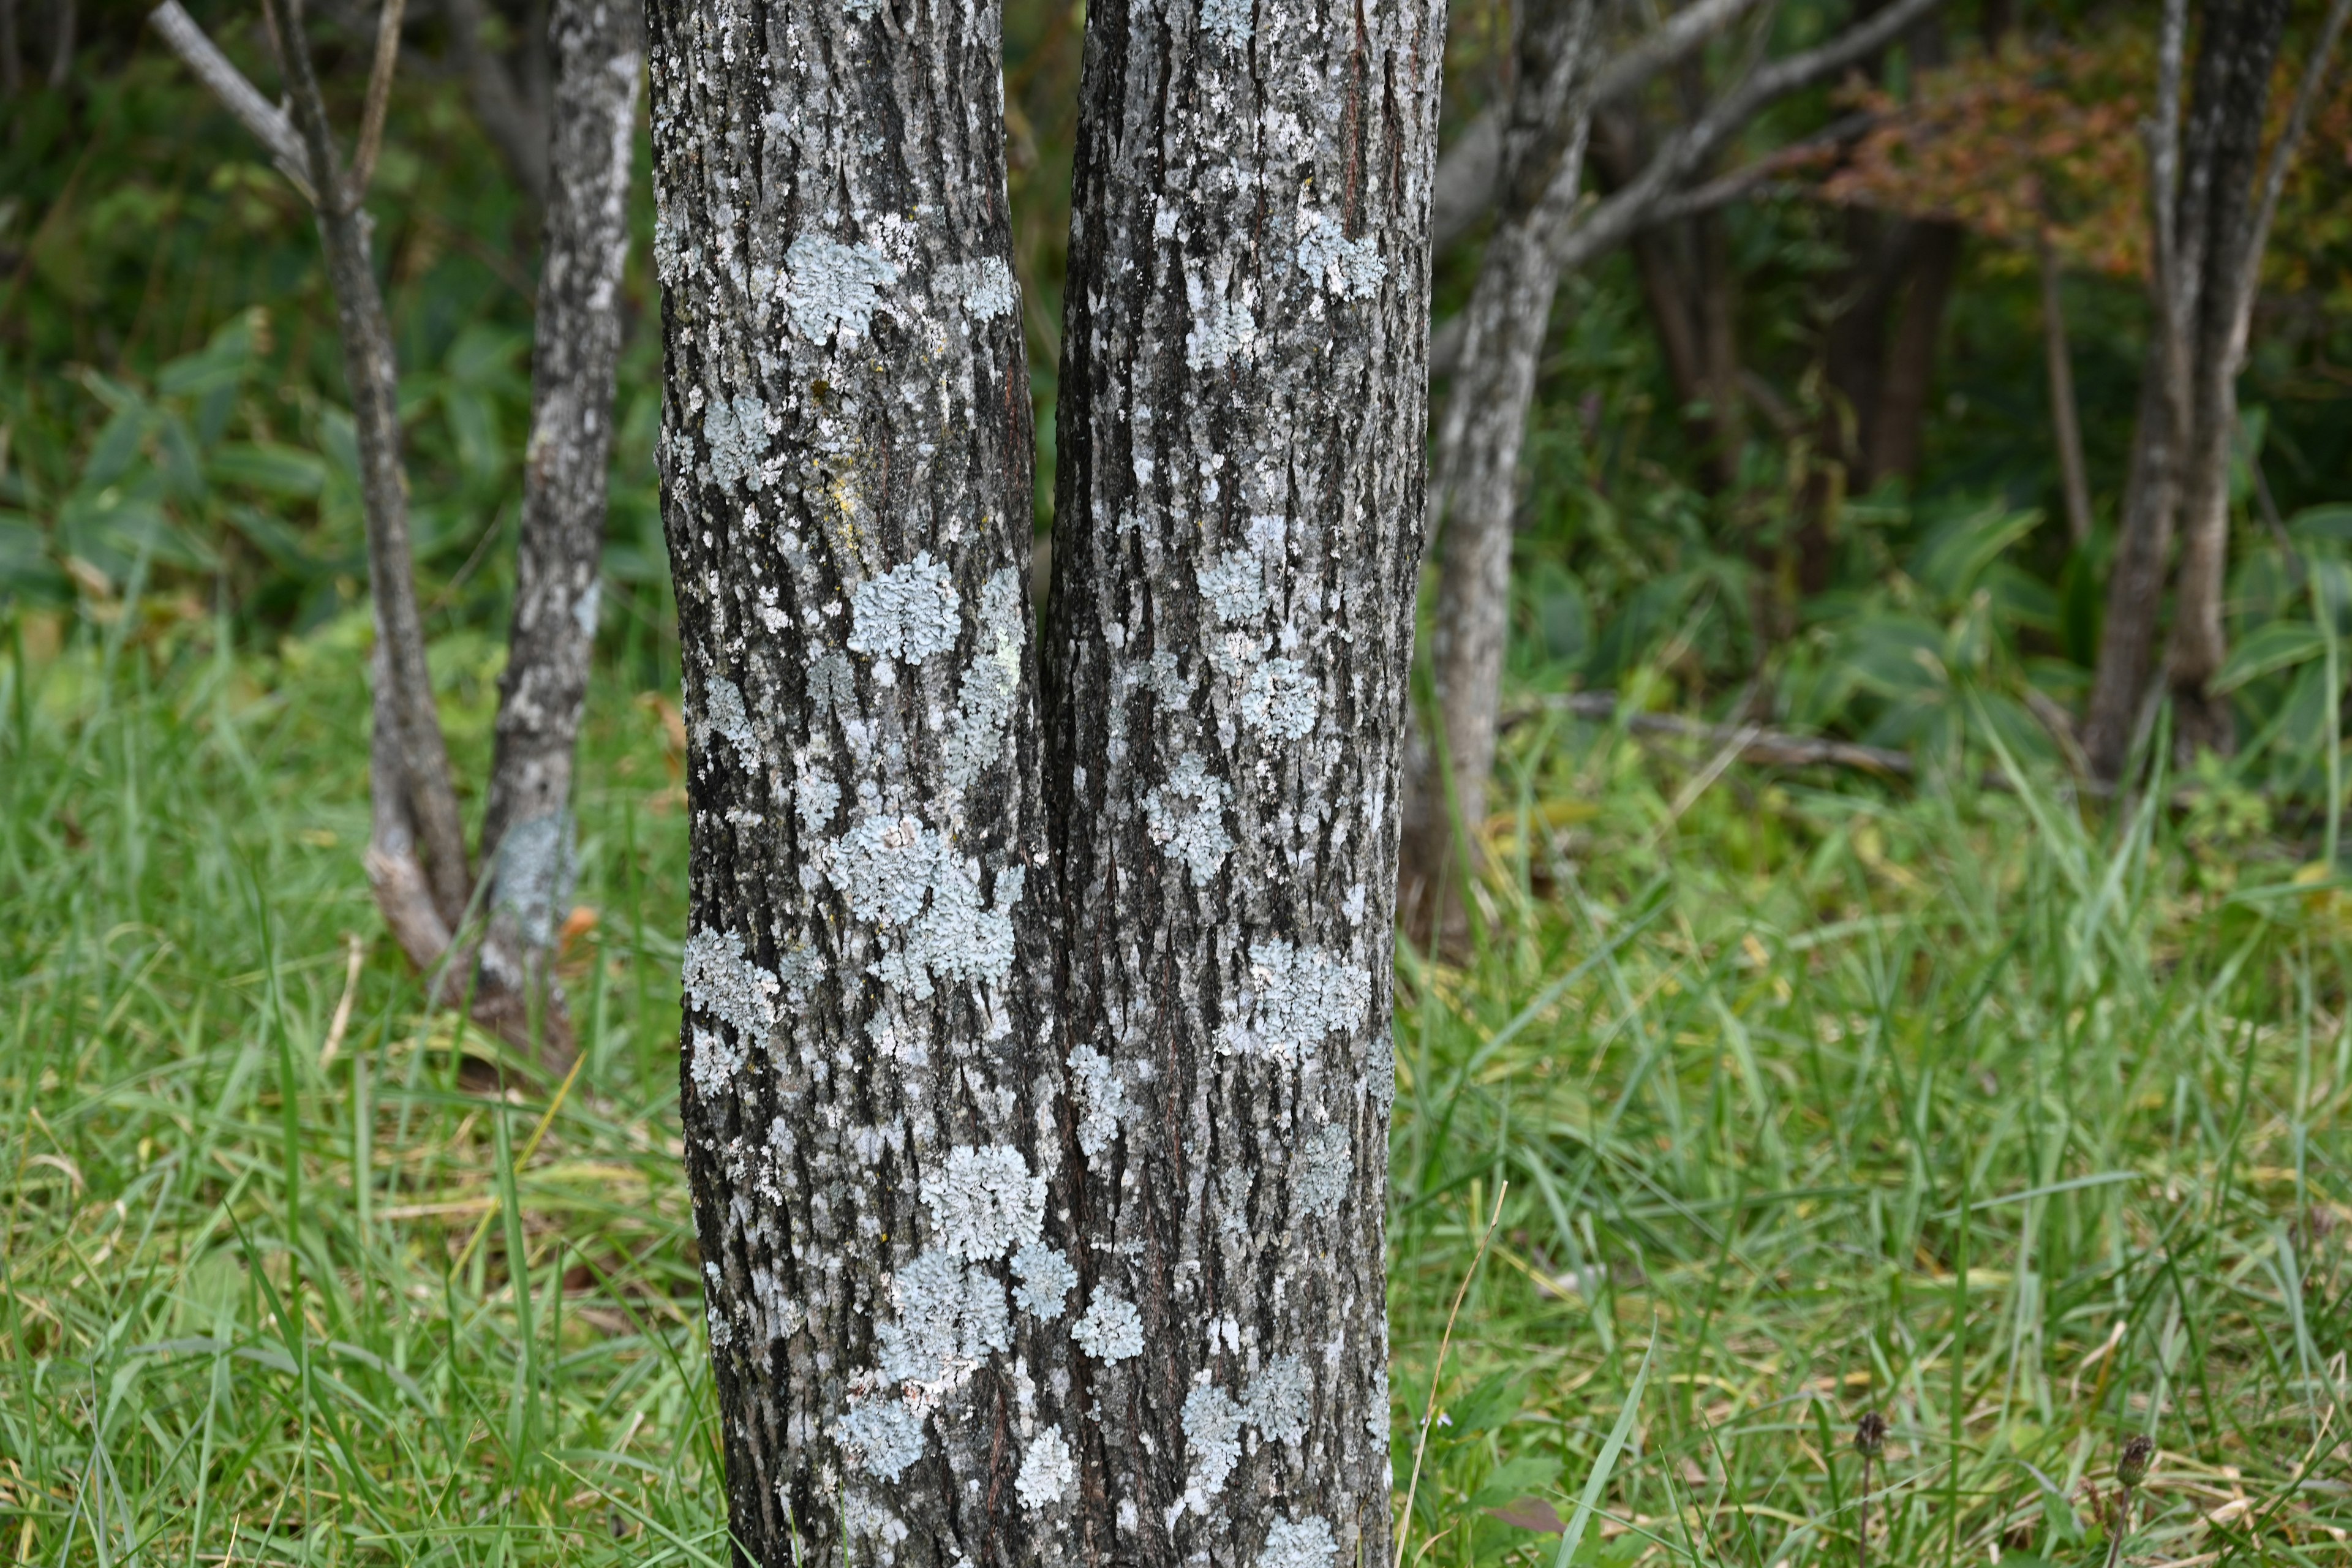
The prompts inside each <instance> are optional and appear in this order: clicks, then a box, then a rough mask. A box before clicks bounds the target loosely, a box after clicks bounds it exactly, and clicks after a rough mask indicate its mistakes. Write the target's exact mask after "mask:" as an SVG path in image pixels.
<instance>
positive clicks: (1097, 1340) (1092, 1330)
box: [1070, 1286, 1143, 1362]
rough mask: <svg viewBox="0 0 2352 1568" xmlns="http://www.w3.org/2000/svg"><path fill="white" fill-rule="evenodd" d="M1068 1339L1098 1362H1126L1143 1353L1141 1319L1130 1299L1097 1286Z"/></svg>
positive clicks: (1072, 1327) (1071, 1329)
mask: <svg viewBox="0 0 2352 1568" xmlns="http://www.w3.org/2000/svg"><path fill="white" fill-rule="evenodd" d="M1070 1338H1071V1339H1072V1340H1073V1341H1074V1342H1076V1344H1077V1347H1078V1348H1079V1349H1080V1350H1082V1351H1084V1352H1087V1355H1089V1356H1091V1357H1093V1358H1094V1359H1095V1360H1097V1361H1099V1362H1120V1361H1125V1360H1127V1359H1128V1358H1129V1356H1138V1355H1141V1354H1142V1353H1143V1318H1142V1316H1141V1314H1139V1313H1138V1312H1137V1311H1136V1310H1135V1307H1134V1305H1133V1304H1132V1303H1131V1302H1129V1301H1126V1300H1121V1299H1120V1298H1119V1297H1117V1296H1114V1295H1112V1294H1111V1293H1110V1292H1109V1291H1108V1290H1105V1289H1102V1288H1101V1287H1099V1286H1097V1288H1096V1289H1095V1293H1094V1296H1093V1299H1092V1300H1089V1301H1087V1310H1086V1312H1085V1314H1084V1315H1083V1316H1082V1317H1080V1318H1079V1319H1078V1321H1076V1323H1075V1324H1073V1325H1071V1328H1070Z"/></svg>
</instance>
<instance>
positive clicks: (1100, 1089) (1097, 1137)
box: [1070, 1046, 1133, 1160]
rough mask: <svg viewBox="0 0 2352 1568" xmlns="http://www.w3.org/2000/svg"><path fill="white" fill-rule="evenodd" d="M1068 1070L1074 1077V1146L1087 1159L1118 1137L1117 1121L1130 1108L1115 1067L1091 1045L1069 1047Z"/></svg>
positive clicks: (1124, 1087)
mask: <svg viewBox="0 0 2352 1568" xmlns="http://www.w3.org/2000/svg"><path fill="white" fill-rule="evenodd" d="M1070 1071H1071V1073H1072V1074H1073V1075H1074V1076H1075V1077H1076V1079H1077V1101H1078V1106H1077V1109H1078V1148H1079V1150H1080V1151H1081V1152H1084V1153H1085V1155H1086V1157H1087V1159H1089V1160H1091V1159H1093V1158H1094V1157H1095V1156H1096V1155H1097V1154H1100V1153H1101V1152H1103V1151H1104V1150H1106V1149H1108V1148H1109V1147H1110V1146H1111V1144H1112V1143H1113V1142H1115V1141H1116V1140H1117V1139H1118V1127H1119V1123H1120V1122H1121V1121H1124V1120H1125V1119H1126V1117H1127V1114H1128V1112H1129V1110H1132V1109H1133V1107H1132V1106H1130V1105H1129V1103H1128V1099H1127V1086H1126V1085H1125V1084H1123V1083H1121V1082H1120V1081H1119V1077H1118V1068H1116V1067H1115V1066H1113V1065H1112V1062H1111V1059H1110V1058H1108V1057H1107V1056H1105V1055H1103V1054H1102V1052H1100V1051H1098V1050H1097V1049H1095V1048H1094V1047H1092V1046H1078V1047H1075V1048H1073V1049H1072V1050H1071V1052H1070Z"/></svg>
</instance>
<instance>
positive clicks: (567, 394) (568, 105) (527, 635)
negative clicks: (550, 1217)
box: [480, 0, 645, 995]
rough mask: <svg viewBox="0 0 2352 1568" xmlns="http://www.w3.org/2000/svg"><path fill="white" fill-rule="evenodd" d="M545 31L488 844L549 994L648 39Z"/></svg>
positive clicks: (565, 8) (592, 29)
mask: <svg viewBox="0 0 2352 1568" xmlns="http://www.w3.org/2000/svg"><path fill="white" fill-rule="evenodd" d="M548 33H549V43H550V47H551V53H552V55H553V57H554V79H553V86H552V89H551V98H552V100H553V101H552V103H551V106H550V111H549V115H548V123H549V126H550V128H551V135H552V145H551V148H550V149H549V152H548V156H547V163H548V167H549V171H550V177H549V189H548V193H547V203H546V212H547V227H546V242H545V244H544V246H543V247H542V251H541V254H542V256H543V258H544V259H543V260H542V262H541V267H540V274H539V294H538V319H537V321H536V324H535V327H534V335H533V340H532V366H531V426H530V445H529V446H528V447H526V448H525V449H524V452H523V509H522V531H521V538H520V542H519V545H518V549H517V554H516V561H515V602H514V619H513V624H512V626H510V628H509V633H508V644H507V647H508V657H507V668H506V674H505V676H504V678H503V679H502V682H501V685H500V687H499V712H498V721H497V746H496V751H495V752H494V754H493V756H492V759H491V764H490V788H489V800H488V806H487V808H486V809H485V811H484V813H483V817H482V835H481V845H480V858H481V862H482V865H483V866H484V868H485V872H486V874H487V875H488V877H489V878H490V879H491V886H490V894H489V905H490V911H491V919H492V921H493V922H494V925H495V926H496V927H497V928H498V933H499V937H500V938H501V940H500V941H499V942H494V943H493V944H492V946H493V949H494V950H496V951H499V952H510V953H513V954H515V955H517V956H519V957H520V959H521V961H522V963H523V965H524V969H525V973H523V974H522V975H521V976H520V977H519V982H520V985H521V987H522V989H523V991H524V992H525V994H534V993H544V994H549V995H552V994H553V992H552V989H551V987H552V984H553V980H552V976H551V974H550V973H549V970H548V960H549V956H550V953H551V950H552V948H553V945H554V941H555V934H556V929H557V926H558V924H559V922H560V921H562V916H563V912H564V906H565V904H566V903H567V902H568V900H569V895H570V892H571V884H572V842H573V828H572V821H573V819H572V757H573V755H574V753H575V752H576V751H577V749H578V746H577V742H578V740H579V733H580V718H581V714H582V712H583V710H584V709H585V707H586V705H587V697H588V661H589V657H590V655H591V654H592V653H593V651H594V647H595V638H596V608H597V600H598V586H599V579H598V577H597V567H598V564H599V562H600V558H601V555H602V550H603V545H604V500H605V497H604V490H605V483H606V479H607V476H608V474H609V472H610V469H611V466H612V456H613V373H614V362H615V361H616V360H617V359H618V357H619V355H620V351H621V309H620V307H621V279H622V274H623V272H624V270H625V268H626V265H627V262H628V256H629V162H630V157H631V154H632V150H633V146H634V142H635V129H636V107H637V78H638V75H639V74H640V72H641V70H642V68H643V66H644V63H645V56H644V52H643V48H642V37H643V21H642V15H641V13H640V12H639V10H638V7H637V5H636V0H555V3H554V5H553V8H552V9H551V13H550V15H549V19H548Z"/></svg>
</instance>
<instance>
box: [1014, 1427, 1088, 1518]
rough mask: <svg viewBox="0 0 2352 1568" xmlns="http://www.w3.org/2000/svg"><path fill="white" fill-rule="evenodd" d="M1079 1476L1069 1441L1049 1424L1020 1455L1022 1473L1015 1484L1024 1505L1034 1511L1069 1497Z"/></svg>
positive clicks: (1032, 1439) (1015, 1489)
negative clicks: (1071, 1454) (1072, 1459)
mask: <svg viewBox="0 0 2352 1568" xmlns="http://www.w3.org/2000/svg"><path fill="white" fill-rule="evenodd" d="M1077 1476H1078V1472H1077V1467H1076V1465H1074V1464H1073V1463H1071V1460H1070V1445H1069V1444H1068V1443H1067V1442H1066V1441H1065V1440H1064V1438H1063V1436H1062V1435H1061V1433H1059V1432H1057V1431H1055V1430H1054V1429H1053V1428H1052V1427H1050V1426H1049V1427H1047V1428H1046V1429H1045V1431H1043V1432H1040V1433H1038V1434H1037V1436H1034V1437H1033V1438H1031V1439H1030V1440H1029V1451H1028V1452H1027V1453H1026V1454H1024V1455H1023V1456H1022V1457H1021V1474H1020V1477H1019V1479H1016V1480H1015V1481H1014V1482H1013V1490H1014V1491H1016V1492H1018V1493H1019V1494H1020V1497H1021V1502H1022V1506H1023V1507H1024V1508H1027V1509H1029V1510H1031V1511H1032V1512H1034V1511H1035V1510H1039V1509H1045V1508H1051V1507H1052V1506H1053V1505H1054V1504H1055V1503H1057V1502H1060V1501H1062V1500H1064V1499H1066V1498H1067V1497H1068V1496H1069V1495H1070V1491H1071V1489H1072V1487H1073V1485H1074V1484H1075V1483H1076V1480H1077Z"/></svg>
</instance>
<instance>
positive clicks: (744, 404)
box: [702, 394, 772, 493]
mask: <svg viewBox="0 0 2352 1568" xmlns="http://www.w3.org/2000/svg"><path fill="white" fill-rule="evenodd" d="M770 425H771V420H770V416H769V414H768V405H767V404H766V403H764V402H762V401H761V399H759V398H757V397H751V396H747V395H740V394H739V395H736V396H734V397H732V398H724V397H720V398H713V399H711V401H710V402H709V404H708V405H706V406H705V407H704V408H703V411H702V442H703V445H704V447H707V448H708V449H709V454H710V456H709V464H708V468H707V477H708V478H709V481H710V482H711V483H712V484H715V485H721V486H724V487H725V488H727V489H734V488H735V487H736V486H738V485H740V486H741V487H742V488H743V489H747V490H751V491H753V492H755V493H756V492H757V491H758V490H759V489H761V487H762V486H764V485H765V484H766V483H767V479H768V476H767V473H766V470H765V469H764V468H763V467H762V464H761V459H762V458H765V457H766V456H767V455H768V438H769V437H770V435H771V434H772V431H771V429H770Z"/></svg>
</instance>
